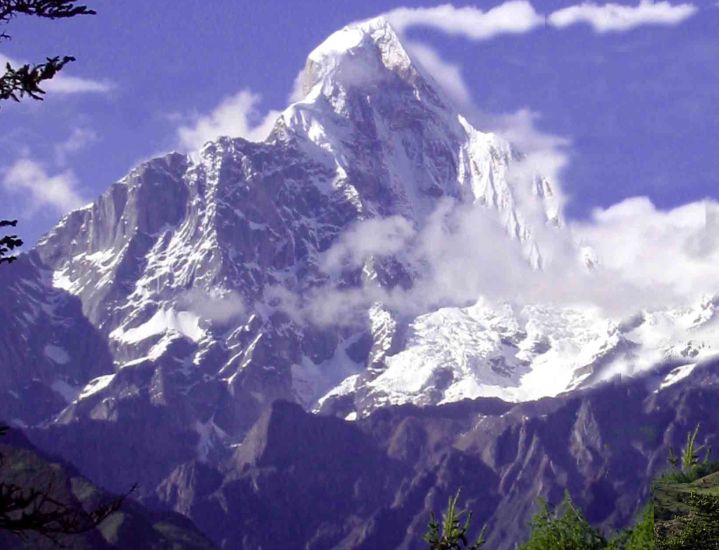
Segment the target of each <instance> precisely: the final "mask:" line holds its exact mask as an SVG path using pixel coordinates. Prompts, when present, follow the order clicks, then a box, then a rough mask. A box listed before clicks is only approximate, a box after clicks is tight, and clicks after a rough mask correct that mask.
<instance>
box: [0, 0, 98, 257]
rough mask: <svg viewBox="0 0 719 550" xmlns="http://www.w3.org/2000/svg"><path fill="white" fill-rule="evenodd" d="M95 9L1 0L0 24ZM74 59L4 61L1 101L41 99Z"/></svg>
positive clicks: (1, 35)
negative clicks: (45, 84)
mask: <svg viewBox="0 0 719 550" xmlns="http://www.w3.org/2000/svg"><path fill="white" fill-rule="evenodd" d="M94 14H95V11H93V10H91V9H89V8H88V7H87V6H84V5H78V4H77V1H76V0H0V25H6V24H7V23H8V22H10V21H11V20H12V19H13V18H15V17H17V16H19V15H30V16H35V17H42V18H44V19H67V18H69V17H75V16H76V15H94ZM9 39H10V35H9V34H8V33H7V32H5V31H0V41H1V40H9ZM72 61H75V58H74V57H72V56H69V55H64V56H55V57H48V58H46V60H45V61H44V62H43V63H35V64H25V65H22V66H20V67H17V68H16V67H13V66H12V65H11V64H10V62H8V63H6V64H5V72H4V73H3V74H2V76H0V102H1V101H3V100H7V99H12V100H14V101H20V99H22V98H23V97H25V96H28V97H31V98H32V99H37V100H42V99H43V97H42V96H43V95H44V94H45V91H44V90H43V89H42V88H41V87H40V86H41V84H42V83H43V82H44V81H46V80H50V79H51V78H53V77H54V76H55V75H56V74H57V73H58V72H59V71H61V70H62V68H63V67H64V66H65V65H67V64H68V63H70V62H72ZM16 223H17V221H16V220H3V219H0V227H7V226H13V227H14V226H15V224H16ZM21 245H22V240H20V239H19V238H18V237H17V235H7V236H4V237H2V238H0V264H2V263H10V262H12V261H13V260H15V256H13V255H12V254H10V252H11V251H12V250H13V249H15V248H17V247H19V246H21Z"/></svg>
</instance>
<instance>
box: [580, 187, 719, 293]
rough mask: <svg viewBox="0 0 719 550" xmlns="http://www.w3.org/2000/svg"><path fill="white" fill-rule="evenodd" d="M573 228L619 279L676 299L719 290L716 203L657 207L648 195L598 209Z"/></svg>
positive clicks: (717, 213) (718, 228)
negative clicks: (670, 207)
mask: <svg viewBox="0 0 719 550" xmlns="http://www.w3.org/2000/svg"><path fill="white" fill-rule="evenodd" d="M572 229H573V231H574V232H575V234H576V235H577V236H578V237H579V238H580V240H581V242H583V243H585V244H587V245H589V246H591V247H592V248H593V249H594V251H595V252H596V255H597V257H598V258H599V261H600V264H601V266H602V267H603V268H604V269H606V270H609V271H611V272H613V273H614V274H615V275H616V276H617V278H618V280H623V281H625V282H626V283H628V284H632V285H635V286H637V287H642V288H645V289H651V291H652V292H653V294H654V296H653V299H654V300H656V301H658V302H662V301H667V302H672V301H674V302H677V301H682V300H686V299H688V298H692V297H696V296H697V295H698V294H703V293H706V294H715V293H717V292H719V288H718V287H719V284H718V281H719V237H718V235H719V204H718V203H716V202H714V201H703V202H694V203H689V204H686V205H683V206H680V207H677V208H673V209H671V210H660V209H658V208H656V207H655V206H654V204H652V202H651V201H650V200H649V199H648V198H646V197H635V198H631V199H627V200H625V201H622V202H620V203H618V204H615V205H613V206H611V207H609V208H607V209H598V210H596V211H595V212H594V213H593V216H592V219H591V220H589V221H587V222H583V223H580V222H576V223H574V224H573V228H572Z"/></svg>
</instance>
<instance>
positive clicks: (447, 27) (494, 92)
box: [0, 0, 719, 242]
mask: <svg viewBox="0 0 719 550" xmlns="http://www.w3.org/2000/svg"><path fill="white" fill-rule="evenodd" d="M88 4H91V5H92V7H94V8H95V9H96V10H97V11H98V15H97V16H94V17H86V18H76V19H73V20H68V21H56V22H43V21H33V20H29V19H16V20H14V21H12V22H11V23H10V25H8V26H7V28H6V30H7V31H8V32H9V33H10V34H11V35H12V36H13V40H12V41H7V42H3V43H0V55H4V56H6V57H8V58H10V59H13V60H18V61H23V60H39V59H42V58H43V57H44V56H47V55H51V54H53V55H54V54H72V55H75V56H76V57H77V62H76V63H74V64H73V65H72V66H69V67H68V69H67V70H66V72H65V73H64V74H63V77H62V79H61V80H58V81H57V82H56V83H54V84H53V86H54V89H49V90H48V96H47V100H46V101H45V102H43V103H39V102H30V101H26V102H24V103H22V104H18V105H14V104H13V105H7V104H5V105H2V106H1V107H0V127H1V128H2V134H0V217H18V218H20V220H21V222H22V228H21V229H20V231H21V233H22V234H23V236H24V237H26V239H27V240H28V241H29V242H33V241H34V240H36V239H37V238H38V237H39V235H40V234H42V233H43V232H44V231H47V230H48V229H49V228H50V227H51V226H52V225H53V224H54V223H55V222H56V221H57V220H58V219H59V217H60V216H61V215H62V213H63V212H64V211H66V210H67V209H68V208H71V207H73V206H76V205H78V204H82V203H85V202H89V201H90V200H92V199H94V198H95V197H96V196H97V195H98V194H100V193H101V192H102V191H103V190H104V189H106V188H107V187H108V185H109V184H110V183H112V182H113V181H115V180H117V179H119V178H120V177H122V176H123V175H124V174H125V173H126V172H127V171H128V170H129V169H130V168H132V167H133V166H134V165H135V164H136V163H137V162H138V161H140V160H143V159H145V158H148V157H150V156H153V155H155V154H158V153H162V152H164V151H169V150H172V149H178V148H179V149H182V148H191V147H192V145H193V144H194V143H196V142H197V141H198V140H200V139H201V138H202V137H204V136H206V135H211V134H212V132H213V131H218V130H228V129H229V130H231V131H234V132H235V133H238V134H246V135H248V136H249V137H252V136H253V135H257V132H254V133H253V131H252V127H253V125H254V124H261V123H262V121H263V120H265V117H266V114H267V113H268V112H271V111H272V110H281V109H283V108H284V107H285V106H286V105H287V102H288V96H289V95H290V93H291V91H292V87H293V82H294V79H295V77H296V75H297V73H298V71H299V70H300V68H301V67H302V65H303V64H304V60H305V58H306V56H307V54H308V53H309V51H310V50H311V49H312V48H313V47H315V46H316V45H317V44H319V43H320V42H321V41H322V40H323V39H324V38H325V37H327V36H328V35H329V34H331V33H332V32H333V31H335V30H337V29H339V28H341V27H342V26H344V25H345V24H347V23H349V22H351V21H354V20H358V19H363V18H366V17H370V16H374V15H379V14H381V13H386V12H393V10H397V9H399V8H401V7H409V8H412V9H413V11H409V10H404V11H401V12H398V11H394V12H393V13H394V20H395V21H397V22H398V24H402V25H404V27H403V28H402V33H403V36H404V38H405V39H406V40H407V41H409V42H411V43H412V44H414V45H415V49H416V50H417V51H420V50H421V51H424V52H425V56H424V58H425V59H429V58H427V55H431V56H434V57H432V58H431V59H434V61H435V65H436V66H434V67H433V69H434V70H436V71H439V72H437V73H436V74H437V75H441V74H444V75H449V76H450V77H451V78H449V79H448V81H447V82H445V84H446V85H447V86H448V87H450V88H452V89H453V90H454V91H455V92H457V93H459V95H462V98H461V99H462V101H460V103H463V108H466V109H467V110H468V111H473V112H474V113H475V114H476V117H475V118H476V120H478V121H479V123H480V124H481V123H482V122H483V121H484V122H486V123H487V125H488V126H492V125H498V126H499V127H506V125H507V124H510V126H511V125H512V124H514V128H515V129H516V128H517V127H520V128H521V127H522V125H524V126H527V125H529V126H530V127H531V128H530V129H531V132H530V134H531V135H532V136H534V137H535V138H538V139H539V140H540V142H541V143H542V144H544V145H547V144H548V145H547V149H548V150H550V151H554V152H557V151H560V153H561V155H562V158H563V159H564V160H565V161H566V164H565V165H564V169H563V170H562V172H561V183H562V186H563V188H564V189H565V192H566V193H567V195H568V197H569V203H568V205H567V214H568V215H569V217H571V218H574V219H578V220H584V219H587V218H588V217H589V216H590V214H591V212H592V210H593V209H595V208H598V207H601V208H607V207H609V206H610V205H612V204H615V203H617V202H620V201H622V200H624V199H626V198H628V197H633V196H647V197H649V199H650V200H651V201H652V202H653V203H654V204H655V205H656V206H657V207H658V208H660V209H668V208H673V207H676V206H678V205H681V204H684V203H688V202H691V201H696V200H699V199H702V198H704V197H713V198H719V169H718V167H717V162H716V159H717V156H718V155H717V153H718V152H719V117H717V116H716V106H717V105H719V62H718V61H717V60H719V8H718V7H717V6H716V5H715V2H714V1H701V2H700V1H694V2H671V3H670V2H655V3H653V4H652V3H650V2H643V3H642V4H638V3H637V2H617V3H615V4H613V5H609V6H608V5H606V4H601V3H600V4H596V5H594V8H591V6H589V7H588V6H587V5H584V6H583V7H582V8H581V10H579V11H578V8H576V7H575V8H574V11H563V12H561V14H559V15H552V14H556V13H557V12H558V10H562V9H564V8H571V6H579V4H578V2H574V1H553V2H536V1H535V2H533V3H532V4H531V5H530V4H529V3H526V2H514V3H513V5H511V6H509V7H508V6H507V4H505V5H502V4H500V3H498V2H486V1H481V2H473V3H462V4H459V3H457V4H455V5H454V7H451V6H448V7H445V8H442V9H441V10H439V11H438V10H437V6H438V5H439V4H438V3H437V2H411V3H408V2H404V3H403V2H389V1H362V2H360V1H356V0H354V1H349V0H331V1H324V0H313V1H311V2H289V1H287V0H284V1H279V0H270V1H263V2H249V1H236V0H213V1H212V2H205V1H200V0H153V1H152V2H147V1H146V0H124V1H123V2H110V1H108V0H104V1H97V2H90V1H89V0H88ZM622 6H625V7H626V8H627V9H626V10H625V11H622ZM461 7H464V9H465V10H464V11H459V8H461ZM510 8H511V9H510ZM629 8H630V9H629ZM493 9H494V10H499V11H492V10H493ZM502 10H504V11H502ZM491 14H494V15H493V16H491V17H490V15H491ZM545 16H547V17H546V18H545ZM523 21H524V22H523ZM658 21H659V22H658ZM510 31H511V32H510ZM427 52H429V54H427ZM431 59H429V60H430V61H431ZM442 71H444V72H442ZM448 71H449V72H448ZM49 88H52V87H49ZM223 102H224V103H223ZM222 106H224V108H222ZM218 107H220V109H219V110H218ZM213 112H214V114H215V117H214V118H213V117H212V114H213ZM267 120H271V117H270V118H268V119H267ZM507 121H509V122H507ZM511 121H514V122H513V123H512V122H511ZM203 124H204V126H203ZM503 125H504V126H503ZM183 128H184V130H182V129H183ZM525 129H526V128H525ZM510 130H511V128H510ZM526 134H527V132H524V134H523V135H525V137H526ZM535 141H536V139H535Z"/></svg>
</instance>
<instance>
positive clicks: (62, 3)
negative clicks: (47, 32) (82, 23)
mask: <svg viewBox="0 0 719 550" xmlns="http://www.w3.org/2000/svg"><path fill="white" fill-rule="evenodd" d="M94 13H95V12H94V11H93V10H91V9H88V8H87V6H83V5H76V2H75V0H0V24H7V23H8V22H9V21H10V20H11V19H13V18H14V17H17V16H18V15H32V16H35V17H42V18H45V19H67V18H69V17H75V16H76V15H93V14H94ZM9 38H10V35H9V34H8V33H6V32H4V31H3V32H0V40H8V39H9ZM72 61H75V58H74V57H72V56H69V55H64V56H55V57H48V58H46V60H45V62H43V63H36V64H25V65H22V66H21V67H18V68H14V67H13V66H12V65H11V64H10V63H9V62H8V63H6V64H5V73H4V74H3V75H2V77H0V101H2V100H6V99H13V100H15V101H20V99H21V98H22V97H24V96H29V97H31V98H33V99H38V100H42V96H43V94H44V93H45V92H44V90H43V89H42V88H41V87H40V85H41V83H42V82H44V81H45V80H50V79H51V78H53V77H54V76H55V75H56V74H57V73H58V72H59V71H60V70H62V68H63V67H64V66H65V65H67V64H68V63H70V62H72Z"/></svg>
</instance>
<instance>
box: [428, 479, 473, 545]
mask: <svg viewBox="0 0 719 550" xmlns="http://www.w3.org/2000/svg"><path fill="white" fill-rule="evenodd" d="M459 493H460V491H457V493H456V494H455V495H454V496H453V497H449V502H448V503H447V510H446V511H445V512H443V513H442V523H441V525H440V523H439V521H437V518H436V516H435V515H434V514H432V515H431V517H430V520H429V525H428V527H427V533H425V535H424V540H425V541H427V543H429V549H430V550H465V549H466V550H478V549H479V548H480V547H481V546H482V545H483V544H484V528H483V529H482V531H481V533H480V534H479V537H478V538H477V540H476V541H475V542H474V543H473V544H470V542H469V536H468V533H469V530H470V524H471V520H472V512H470V511H469V510H466V509H465V510H459V509H458V508H457V501H458V500H459ZM462 516H466V518H465V520H464V523H462Z"/></svg>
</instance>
